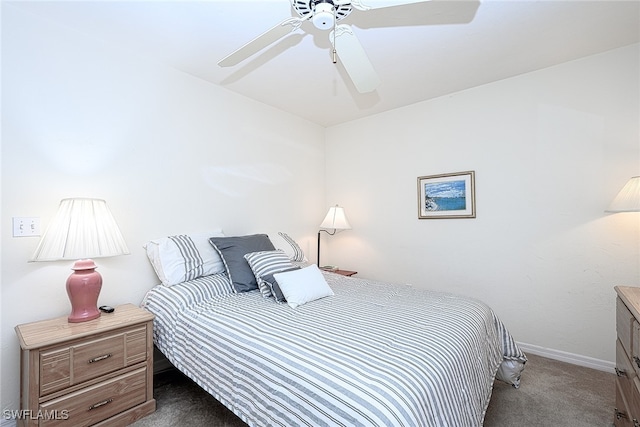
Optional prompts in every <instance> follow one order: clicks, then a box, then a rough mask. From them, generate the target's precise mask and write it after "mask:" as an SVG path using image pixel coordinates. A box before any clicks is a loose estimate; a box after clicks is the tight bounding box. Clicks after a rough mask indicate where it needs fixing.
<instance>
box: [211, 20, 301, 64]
mask: <svg viewBox="0 0 640 427" xmlns="http://www.w3.org/2000/svg"><path fill="white" fill-rule="evenodd" d="M304 21H305V20H304V19H300V18H287V19H285V20H284V21H282V22H281V23H279V24H278V25H276V26H275V27H273V28H271V29H269V30H267V31H266V32H264V33H262V34H260V35H259V36H258V37H256V38H255V39H253V40H251V41H250V42H249V43H247V44H245V45H244V46H242V47H241V48H240V49H238V50H236V51H234V52H232V53H230V54H229V55H227V56H225V57H224V58H222V59H221V60H220V61H219V62H218V65H219V66H221V67H231V66H234V65H237V64H239V63H240V62H242V61H244V60H245V59H247V58H249V57H250V56H252V55H255V54H256V53H258V52H260V51H261V50H262V49H264V48H265V47H267V46H269V45H270V44H272V43H275V42H276V41H278V40H279V39H281V38H282V37H284V36H286V35H287V34H289V33H291V32H293V31H295V30H297V29H298V28H300V25H302V22H304Z"/></svg>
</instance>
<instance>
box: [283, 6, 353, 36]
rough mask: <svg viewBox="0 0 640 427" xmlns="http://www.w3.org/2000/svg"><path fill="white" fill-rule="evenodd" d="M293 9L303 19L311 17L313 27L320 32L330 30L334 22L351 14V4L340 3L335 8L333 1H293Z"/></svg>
mask: <svg viewBox="0 0 640 427" xmlns="http://www.w3.org/2000/svg"><path fill="white" fill-rule="evenodd" d="M293 8H294V9H295V10H296V12H298V15H300V17H301V18H303V19H306V18H308V17H309V15H311V18H312V19H311V20H312V22H313V25H314V26H315V27H316V28H319V29H321V30H329V29H332V28H333V25H334V20H335V21H340V20H341V19H343V18H345V17H346V16H347V15H349V13H351V3H345V2H340V4H339V5H338V6H336V5H335V4H334V2H333V0H295V1H293Z"/></svg>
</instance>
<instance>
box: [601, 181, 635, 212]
mask: <svg viewBox="0 0 640 427" xmlns="http://www.w3.org/2000/svg"><path fill="white" fill-rule="evenodd" d="M605 212H611V213H617V212H640V176H634V177H631V178H630V179H629V181H627V183H626V184H625V186H624V187H622V190H620V192H619V193H618V195H617V196H616V198H615V199H613V202H611V204H610V205H609V207H608V208H607V210H606V211H605Z"/></svg>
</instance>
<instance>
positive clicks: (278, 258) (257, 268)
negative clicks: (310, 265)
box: [244, 249, 293, 298]
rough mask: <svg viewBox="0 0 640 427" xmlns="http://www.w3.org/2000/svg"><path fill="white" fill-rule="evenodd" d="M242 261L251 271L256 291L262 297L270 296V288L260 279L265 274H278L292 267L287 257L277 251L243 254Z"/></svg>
mask: <svg viewBox="0 0 640 427" xmlns="http://www.w3.org/2000/svg"><path fill="white" fill-rule="evenodd" d="M244 259H246V260H247V262H248V263H249V267H251V271H253V275H254V276H255V278H256V281H257V282H258V289H260V293H261V294H262V296H263V297H265V298H268V297H270V296H271V288H270V287H269V285H268V284H267V283H265V281H264V280H263V279H262V276H264V275H267V274H273V273H278V272H280V271H283V270H287V269H289V268H291V267H293V264H291V261H289V257H288V256H287V254H285V253H284V251H282V250H280V249H277V250H275V251H262V252H251V253H248V254H245V256H244Z"/></svg>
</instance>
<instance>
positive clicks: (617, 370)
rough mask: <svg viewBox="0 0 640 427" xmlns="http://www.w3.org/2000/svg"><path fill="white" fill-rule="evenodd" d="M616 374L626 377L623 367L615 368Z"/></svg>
mask: <svg viewBox="0 0 640 427" xmlns="http://www.w3.org/2000/svg"><path fill="white" fill-rule="evenodd" d="M616 375H617V376H619V377H626V376H627V373H626V372H625V371H624V370H623V369H618V368H616Z"/></svg>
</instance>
